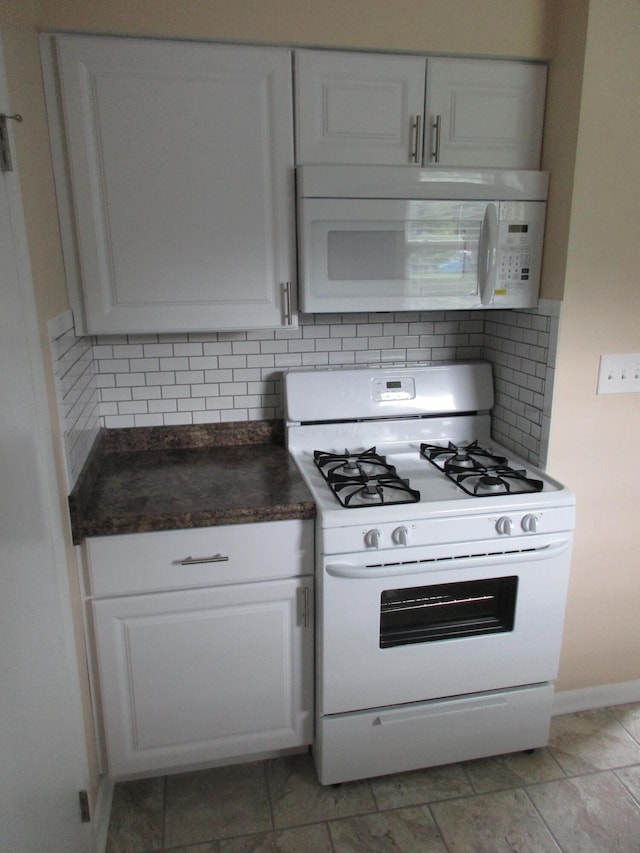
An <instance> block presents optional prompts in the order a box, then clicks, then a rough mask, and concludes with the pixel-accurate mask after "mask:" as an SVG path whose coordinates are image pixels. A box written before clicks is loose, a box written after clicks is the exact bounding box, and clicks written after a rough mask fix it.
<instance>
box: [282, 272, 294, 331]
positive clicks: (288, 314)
mask: <svg viewBox="0 0 640 853" xmlns="http://www.w3.org/2000/svg"><path fill="white" fill-rule="evenodd" d="M282 287H283V291H284V322H285V323H286V325H287V326H290V325H291V324H292V323H293V311H292V309H291V282H290V281H285V282H284V283H283V285H282Z"/></svg>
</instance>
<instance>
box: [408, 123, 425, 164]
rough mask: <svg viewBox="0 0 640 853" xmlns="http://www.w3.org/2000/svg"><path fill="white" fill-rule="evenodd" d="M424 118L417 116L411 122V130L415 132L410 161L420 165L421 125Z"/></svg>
mask: <svg viewBox="0 0 640 853" xmlns="http://www.w3.org/2000/svg"><path fill="white" fill-rule="evenodd" d="M421 121H422V116H419V115H417V116H416V117H415V118H414V119H413V121H412V122H411V130H412V131H413V147H412V150H411V155H410V159H411V161H412V162H413V163H418V164H419V163H420V161H421V159H422V158H421V157H420V124H421Z"/></svg>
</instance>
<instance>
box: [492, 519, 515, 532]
mask: <svg viewBox="0 0 640 853" xmlns="http://www.w3.org/2000/svg"><path fill="white" fill-rule="evenodd" d="M512 527H513V522H512V521H511V519H510V518H509V516H508V515H501V516H500V518H499V519H498V520H497V521H496V530H497V531H498V533H500V534H501V535H503V536H511V528H512Z"/></svg>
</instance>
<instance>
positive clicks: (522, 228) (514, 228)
mask: <svg viewBox="0 0 640 853" xmlns="http://www.w3.org/2000/svg"><path fill="white" fill-rule="evenodd" d="M528 230H529V226H528V225H509V234H526V233H527V232H528Z"/></svg>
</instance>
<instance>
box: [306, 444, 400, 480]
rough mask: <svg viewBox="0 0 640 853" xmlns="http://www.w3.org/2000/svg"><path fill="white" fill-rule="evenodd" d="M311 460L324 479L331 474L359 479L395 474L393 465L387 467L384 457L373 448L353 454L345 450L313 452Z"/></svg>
mask: <svg viewBox="0 0 640 853" xmlns="http://www.w3.org/2000/svg"><path fill="white" fill-rule="evenodd" d="M313 458H314V461H315V463H316V465H317V466H318V468H319V469H320V470H321V471H322V473H323V474H324V476H325V478H327V476H330V475H332V474H341V475H344V476H346V477H361V476H374V475H379V474H387V473H395V468H394V467H393V465H389V464H388V462H387V460H386V459H385V458H384V456H380V454H378V453H377V452H376V449H375V447H370V448H369V450H358V451H355V452H351V451H349V450H345V451H344V453H330V452H327V451H324V450H314V451H313Z"/></svg>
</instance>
